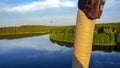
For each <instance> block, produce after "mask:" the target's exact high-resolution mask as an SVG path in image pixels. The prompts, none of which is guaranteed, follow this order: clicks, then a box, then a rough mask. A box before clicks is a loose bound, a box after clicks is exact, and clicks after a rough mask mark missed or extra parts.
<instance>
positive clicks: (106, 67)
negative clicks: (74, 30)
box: [0, 35, 120, 68]
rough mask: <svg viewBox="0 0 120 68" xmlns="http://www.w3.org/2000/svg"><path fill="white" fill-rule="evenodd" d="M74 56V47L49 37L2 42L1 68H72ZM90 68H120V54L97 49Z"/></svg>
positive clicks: (0, 44)
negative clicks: (51, 39)
mask: <svg viewBox="0 0 120 68" xmlns="http://www.w3.org/2000/svg"><path fill="white" fill-rule="evenodd" d="M97 48H98V47H97ZM72 54H73V48H72V47H71V48H70V47H69V48H68V47H66V46H63V45H62V46H60V45H58V44H57V43H53V42H51V41H50V40H49V35H44V36H37V37H29V38H21V39H14V40H0V68H72ZM90 68H120V53H119V52H115V51H111V52H105V51H98V50H97V49H96V50H95V51H93V52H92V56H91V61H90Z"/></svg>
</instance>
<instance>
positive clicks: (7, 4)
mask: <svg viewBox="0 0 120 68" xmlns="http://www.w3.org/2000/svg"><path fill="white" fill-rule="evenodd" d="M77 2H78V0H0V27H7V26H21V25H75V24H76V17H77V10H78V7H77ZM51 21H52V23H51ZM111 22H120V0H106V4H105V6H104V11H103V14H102V16H101V18H100V19H97V23H111Z"/></svg>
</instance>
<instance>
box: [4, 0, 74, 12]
mask: <svg viewBox="0 0 120 68" xmlns="http://www.w3.org/2000/svg"><path fill="white" fill-rule="evenodd" d="M74 6H75V2H73V1H70V0H62V1H61V0H45V1H42V2H41V1H38V2H32V3H30V4H25V5H19V6H14V7H7V8H3V9H2V10H4V11H7V12H23V13H24V12H30V11H36V10H45V9H48V8H59V7H74Z"/></svg>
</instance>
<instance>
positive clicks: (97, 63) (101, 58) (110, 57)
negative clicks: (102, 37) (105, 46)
mask: <svg viewBox="0 0 120 68" xmlns="http://www.w3.org/2000/svg"><path fill="white" fill-rule="evenodd" d="M90 68H120V53H118V52H111V53H107V52H103V51H93V52H92V56H91V60H90Z"/></svg>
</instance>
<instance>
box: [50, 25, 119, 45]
mask: <svg viewBox="0 0 120 68" xmlns="http://www.w3.org/2000/svg"><path fill="white" fill-rule="evenodd" d="M50 38H51V39H53V40H57V41H64V42H74V38H75V26H69V27H65V26H64V27H62V28H56V29H54V30H52V31H51V32H50ZM117 44H120V23H107V24H96V26H95V30H94V39H93V45H117Z"/></svg>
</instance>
